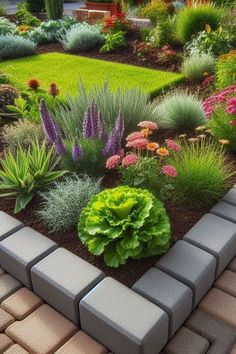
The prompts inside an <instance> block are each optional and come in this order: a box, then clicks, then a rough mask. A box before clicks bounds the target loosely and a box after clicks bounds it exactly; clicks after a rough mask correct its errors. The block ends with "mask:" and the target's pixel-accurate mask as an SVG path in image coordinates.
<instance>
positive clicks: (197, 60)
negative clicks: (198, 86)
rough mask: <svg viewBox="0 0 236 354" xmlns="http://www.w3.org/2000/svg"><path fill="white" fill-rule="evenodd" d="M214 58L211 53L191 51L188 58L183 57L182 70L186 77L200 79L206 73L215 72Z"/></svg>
mask: <svg viewBox="0 0 236 354" xmlns="http://www.w3.org/2000/svg"><path fill="white" fill-rule="evenodd" d="M215 64H216V61H215V58H214V57H213V56H212V55H211V54H205V53H202V54H201V53H197V52H196V53H193V54H192V55H190V57H189V58H185V60H184V62H183V66H182V72H183V74H184V75H185V77H186V78H187V79H191V80H197V81H201V80H203V79H204V77H205V76H206V74H207V75H208V74H213V73H214V72H215Z"/></svg>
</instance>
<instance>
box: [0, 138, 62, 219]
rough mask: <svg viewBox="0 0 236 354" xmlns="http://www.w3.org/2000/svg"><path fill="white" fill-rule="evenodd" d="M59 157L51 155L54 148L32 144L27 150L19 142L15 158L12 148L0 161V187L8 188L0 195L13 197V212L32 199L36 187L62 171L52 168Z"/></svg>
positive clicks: (50, 180) (57, 176)
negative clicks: (14, 202) (0, 168)
mask: <svg viewBox="0 0 236 354" xmlns="http://www.w3.org/2000/svg"><path fill="white" fill-rule="evenodd" d="M58 162H59V159H55V158H54V156H53V149H50V150H47V148H46V145H45V144H43V145H42V146H40V145H39V143H38V142H37V143H32V146H31V147H30V148H29V149H28V150H27V151H25V150H23V149H22V147H21V146H20V145H19V147H18V151H17V153H16V157H14V156H13V154H12V153H11V151H9V152H7V153H5V156H4V159H2V160H0V164H1V167H2V170H0V190H10V191H9V192H6V193H2V194H1V195H0V197H3V198H5V197H10V198H16V204H15V213H18V212H19V211H21V210H22V209H24V208H25V207H26V206H27V204H28V203H29V202H30V201H31V200H32V198H33V196H34V193H35V192H36V191H37V190H40V189H42V188H44V187H45V186H46V185H48V184H50V183H52V182H53V181H55V180H56V179H58V178H59V177H61V176H63V175H64V174H65V171H53V170H54V168H55V166H56V165H57V164H58Z"/></svg>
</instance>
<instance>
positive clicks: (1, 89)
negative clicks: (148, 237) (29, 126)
mask: <svg viewBox="0 0 236 354" xmlns="http://www.w3.org/2000/svg"><path fill="white" fill-rule="evenodd" d="M18 97H19V93H18V91H17V89H16V88H15V87H13V86H12V85H8V84H3V85H0V117H9V118H14V117H15V116H16V115H15V113H11V112H10V111H9V110H8V108H7V106H8V105H13V104H14V100H15V99H16V98H18Z"/></svg>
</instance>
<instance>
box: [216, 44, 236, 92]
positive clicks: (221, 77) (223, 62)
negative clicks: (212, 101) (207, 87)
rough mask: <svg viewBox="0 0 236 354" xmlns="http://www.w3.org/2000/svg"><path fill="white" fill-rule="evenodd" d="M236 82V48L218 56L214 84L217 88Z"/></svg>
mask: <svg viewBox="0 0 236 354" xmlns="http://www.w3.org/2000/svg"><path fill="white" fill-rule="evenodd" d="M235 82H236V50H232V51H231V52H229V53H228V54H225V55H222V56H220V58H219V60H218V61H217V64H216V86H217V87H218V88H219V89H224V88H225V87H227V86H229V85H232V84H234V83H235Z"/></svg>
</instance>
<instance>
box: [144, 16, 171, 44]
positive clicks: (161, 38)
mask: <svg viewBox="0 0 236 354" xmlns="http://www.w3.org/2000/svg"><path fill="white" fill-rule="evenodd" d="M146 41H147V42H149V43H152V44H153V45H154V46H155V47H162V46H164V45H166V44H173V43H174V42H175V17H170V16H168V17H164V18H163V19H161V20H160V21H159V22H158V23H157V25H156V27H154V28H153V29H152V30H151V32H150V33H149V35H148V36H147V39H146Z"/></svg>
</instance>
